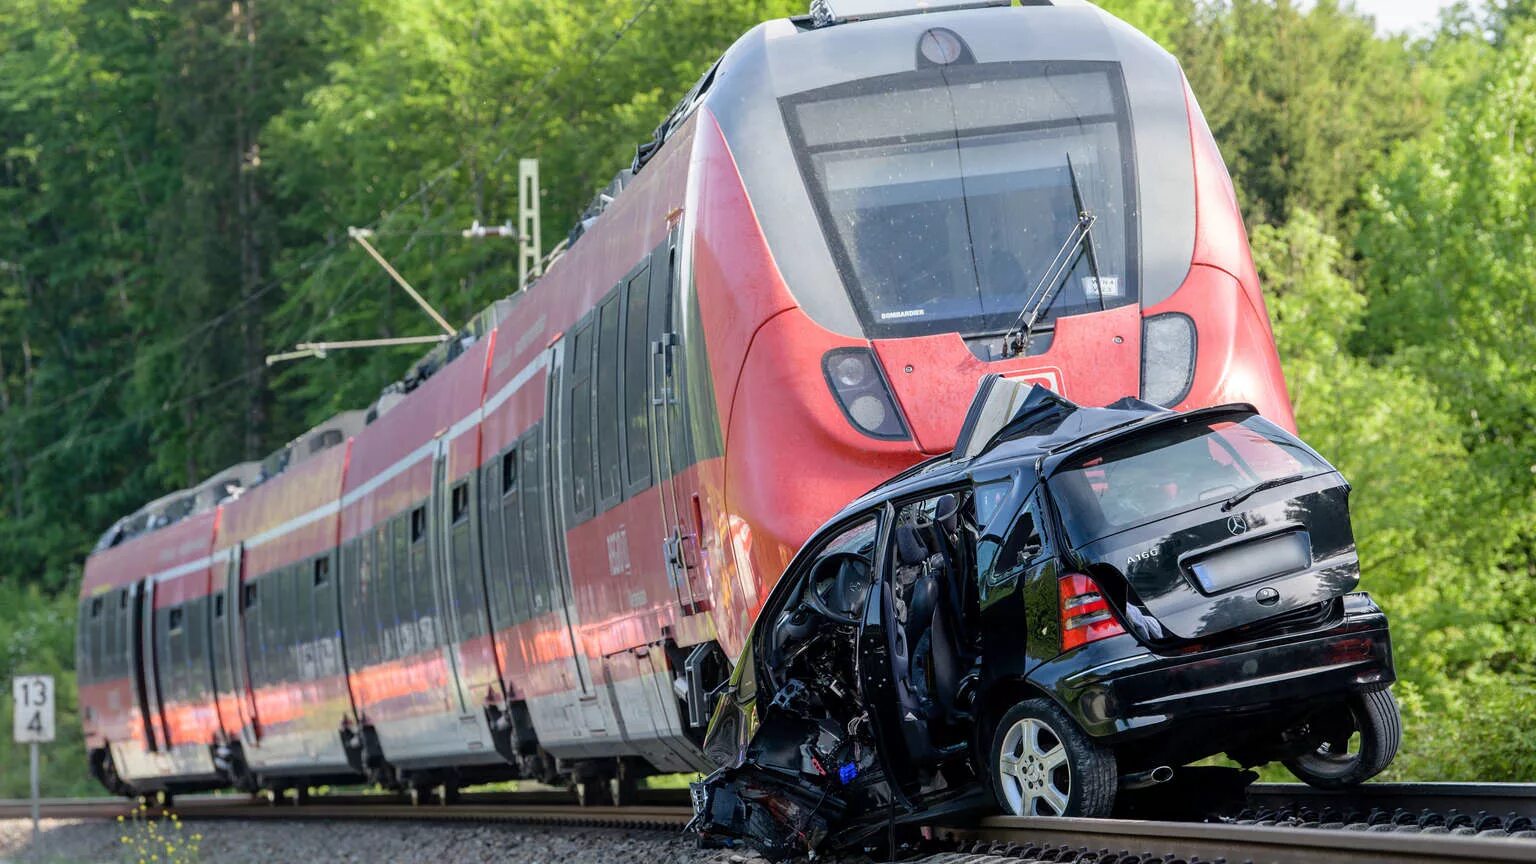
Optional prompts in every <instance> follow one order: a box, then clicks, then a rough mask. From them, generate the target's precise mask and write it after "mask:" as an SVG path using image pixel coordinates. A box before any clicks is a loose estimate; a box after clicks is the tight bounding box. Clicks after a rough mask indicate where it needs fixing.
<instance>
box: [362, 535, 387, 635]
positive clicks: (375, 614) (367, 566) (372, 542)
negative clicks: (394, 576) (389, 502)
mask: <svg viewBox="0 0 1536 864" xmlns="http://www.w3.org/2000/svg"><path fill="white" fill-rule="evenodd" d="M360 548H361V552H360V557H361V562H362V564H361V566H362V570H363V579H364V581H366V582H368V583H369V584H370V585H372V586H373V609H372V613H371V614H372V619H373V620H372V622H371V625H370V627H369V636H370V638H371V639H372V642H373V651H372V654H373V659H374V661H375V662H379V663H382V662H385V661H388V660H393V659H395V638H394V635H393V631H394V626H395V589H394V586H393V585H391V584H390V582H389V580H388V579H385V578H383V574H382V573H381V572H380V571H379V569H378V566H377V565H378V532H377V531H375V530H370V531H368V532H366V533H364V534H363V536H362V538H361V547H360Z"/></svg>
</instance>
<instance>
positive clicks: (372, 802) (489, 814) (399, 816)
mask: <svg viewBox="0 0 1536 864" xmlns="http://www.w3.org/2000/svg"><path fill="white" fill-rule="evenodd" d="M652 791H653V792H654V791H664V792H671V791H672V790H652ZM641 800H642V803H637V804H631V805H626V806H618V807H615V806H599V807H582V806H580V805H578V804H576V803H575V802H573V801H571V800H570V796H568V795H567V796H565V798H564V800H561V797H560V796H558V795H555V794H552V793H549V792H533V793H483V794H470V795H464V796H462V797H461V798H460V799H459V800H458V801H457V802H455V803H452V804H446V805H440V804H425V805H413V804H410V803H406V802H405V801H403V800H402V799H401V798H399V797H397V796H393V795H326V796H320V797H315V798H311V799H309V801H308V802H306V803H304V804H293V803H291V802H285V803H280V804H274V803H270V802H267V801H262V800H259V799H252V798H248V797H245V796H236V795H186V796H181V797H178V798H177V799H176V802H175V804H174V805H173V806H171V807H159V806H152V807H150V808H149V810H148V815H149V817H151V818H158V817H159V816H161V815H163V814H165V813H171V812H174V813H175V814H176V815H177V816H178V817H179V818H180V819H181V820H182V821H193V820H208V819H218V820H228V819H250V820H261V819H283V820H308V819H324V820H336V819H357V820H372V819H388V820H395V821H418V822H463V821H470V822H519V823H529V824H541V825H570V826H576V825H581V826H603V827H623V828H655V829H675V830H680V829H681V828H682V827H683V826H685V825H686V824H687V823H688V820H689V819H691V818H692V816H693V811H692V809H691V808H689V807H687V806H684V805H679V804H674V803H671V802H672V801H676V800H678V799H677V796H674V795H668V794H663V795H654V794H647V795H644V796H642V798H641ZM137 806H138V805H137V804H136V802H133V801H129V800H125V799H122V798H86V799H68V798H63V799H45V800H44V801H43V802H42V814H43V816H44V818H48V819H115V818H117V817H118V816H130V815H131V814H132V813H133V812H134V811H135V809H136V808H137ZM29 808H30V802H24V801H0V819H20V818H25V817H27V816H29V815H30V810H29Z"/></svg>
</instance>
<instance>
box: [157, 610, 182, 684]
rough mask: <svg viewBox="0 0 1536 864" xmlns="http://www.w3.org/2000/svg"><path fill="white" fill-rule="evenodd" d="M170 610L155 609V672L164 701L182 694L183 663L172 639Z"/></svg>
mask: <svg viewBox="0 0 1536 864" xmlns="http://www.w3.org/2000/svg"><path fill="white" fill-rule="evenodd" d="M170 612H171V610H169V609H157V610H155V655H154V656H155V672H156V681H157V682H158V683H159V686H160V698H161V701H162V702H173V701H177V700H178V698H179V697H180V695H181V694H180V692H179V691H178V689H177V684H178V676H177V673H178V672H181V671H182V664H181V660H180V658H179V657H177V652H176V646H175V644H174V643H173V641H172V639H171V628H170Z"/></svg>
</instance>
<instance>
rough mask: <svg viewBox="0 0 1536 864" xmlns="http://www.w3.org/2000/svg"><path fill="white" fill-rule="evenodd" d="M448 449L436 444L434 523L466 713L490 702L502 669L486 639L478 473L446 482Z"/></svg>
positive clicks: (488, 633) (487, 624)
mask: <svg viewBox="0 0 1536 864" xmlns="http://www.w3.org/2000/svg"><path fill="white" fill-rule="evenodd" d="M476 434H478V433H476ZM448 448H449V445H448V442H447V441H446V440H444V441H443V442H442V443H441V444H440V445H439V452H438V468H437V471H436V475H435V476H436V478H437V480H438V486H437V487H436V489H435V490H434V491H435V494H436V495H437V497H438V499H439V505H438V506H439V510H438V513H437V519H438V524H439V526H440V527H441V528H442V529H443V533H442V534H441V536H442V538H443V543H442V544H441V545H442V553H441V555H439V558H440V560H441V561H442V564H443V566H444V568H445V569H444V571H443V572H444V573H446V574H447V579H445V580H444V582H445V584H446V585H447V586H448V589H449V592H450V593H451V595H452V600H453V605H452V606H451V607H450V608H449V609H448V610H447V618H448V620H449V621H450V624H449V626H450V627H451V628H452V629H451V632H452V634H453V646H454V647H453V654H454V655H455V656H454V661H455V663H457V672H458V684H457V688H458V699H459V703H460V704H461V705H462V706H463V709H462V711H463V713H465V714H467V713H469V711H470V710H472V709H473V708H474V707H475V706H476V705H478V704H481V702H482V701H483V700H485V699H486V698H487V697H494V695H495V691H496V689H497V688H499V687H500V686H501V669H500V664H499V663H498V662H497V659H496V651H495V642H494V640H493V639H492V635H491V627H490V608H489V606H490V604H489V602H488V598H487V595H486V582H485V570H484V568H483V567H482V566H481V563H480V562H481V558H480V547H481V542H480V528H481V525H480V522H481V520H480V513H479V510H478V509H477V508H476V507H475V501H476V500H477V498H478V497H480V493H481V490H480V488H479V473H478V472H471V473H469V474H466V475H465V476H463V477H461V478H459V479H457V480H455V481H453V482H452V483H449V482H448V474H447V472H448V463H447V458H448Z"/></svg>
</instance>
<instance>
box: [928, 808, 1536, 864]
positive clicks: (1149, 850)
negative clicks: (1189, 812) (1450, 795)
mask: <svg viewBox="0 0 1536 864" xmlns="http://www.w3.org/2000/svg"><path fill="white" fill-rule="evenodd" d="M936 836H937V837H939V838H941V839H945V840H951V841H958V842H961V843H965V842H971V843H972V844H975V845H973V847H972V848H971V849H968V850H967V849H964V848H963V847H962V851H967V852H972V853H987V852H990V853H992V854H999V853H1003V854H1008V853H1012V857H1024V858H1026V859H1028V858H1041V859H1045V860H1052V861H1059V860H1074V859H1072V858H1062V857H1061V854H1062V852H1063V851H1068V852H1077V853H1078V857H1080V858H1084V860H1101V861H1124V860H1145V861H1154V860H1164V861H1167V860H1178V859H1181V860H1186V861H1187V860H1191V859H1195V858H1199V859H1201V860H1212V861H1214V860H1220V859H1225V860H1227V861H1247V862H1252V864H1320V862H1328V864H1385V862H1411V864H1430V862H1436V864H1470V862H1504V861H1521V862H1531V861H1536V843H1533V842H1532V841H1530V840H1519V839H1506V838H1493V837H1469V836H1460V835H1454V834H1427V833H1412V834H1404V833H1394V832H1392V831H1391V830H1372V829H1365V828H1363V826H1362V829H1361V830H1321V829H1309V828H1281V827H1272V826H1262V825H1229V824H1214V823H1198V822H1193V823H1191V822H1147V821H1139V820H1129V819H1063V818H1041V817H1017V816H997V817H993V818H990V819H984V820H982V821H981V822H979V823H978V824H976V825H975V826H973V827H966V828H943V829H939V830H938V831H937V834H936ZM988 844H990V845H988ZM1084 853H1098V855H1097V856H1096V857H1095V858H1092V859H1089V858H1088V857H1087V855H1086V854H1084ZM1047 855H1049V857H1047ZM925 860H927V861H929V862H931V864H942V862H949V861H957V860H960V859H956V858H954V857H947V856H945V855H938V856H932V857H930V858H929V859H925Z"/></svg>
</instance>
